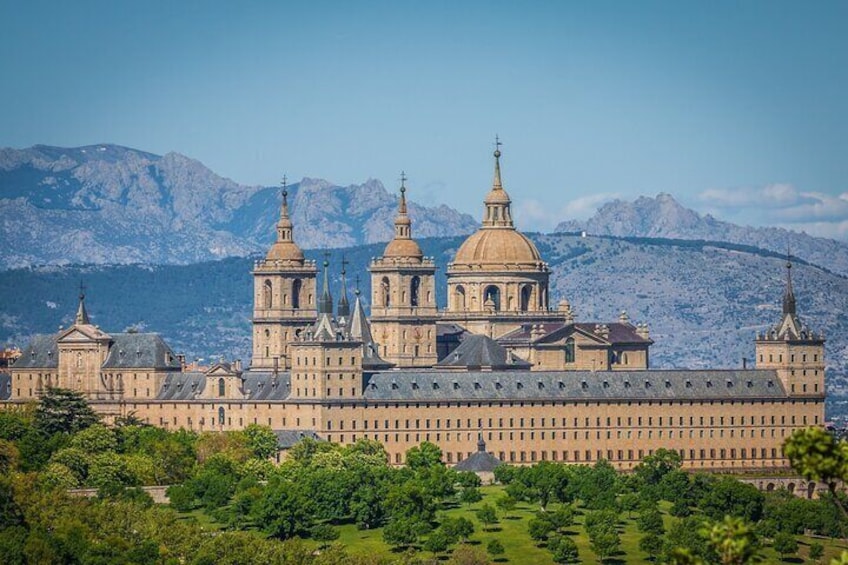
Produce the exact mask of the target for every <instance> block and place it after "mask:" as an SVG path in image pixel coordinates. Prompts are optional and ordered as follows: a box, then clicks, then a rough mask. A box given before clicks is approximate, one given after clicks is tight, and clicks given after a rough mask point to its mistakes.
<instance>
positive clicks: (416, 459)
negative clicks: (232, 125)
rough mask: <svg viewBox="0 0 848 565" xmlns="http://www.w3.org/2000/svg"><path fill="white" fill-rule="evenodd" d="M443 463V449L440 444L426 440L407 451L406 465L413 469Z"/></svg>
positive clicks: (416, 469)
mask: <svg viewBox="0 0 848 565" xmlns="http://www.w3.org/2000/svg"><path fill="white" fill-rule="evenodd" d="M440 465H442V450H441V449H439V446H437V445H435V444H433V443H430V442H429V441H425V442H423V443H421V444H420V445H417V446H415V447H412V448H410V449H408V450H407V452H406V466H407V467H409V468H410V469H412V470H413V471H418V470H420V469H427V468H429V467H436V466H440Z"/></svg>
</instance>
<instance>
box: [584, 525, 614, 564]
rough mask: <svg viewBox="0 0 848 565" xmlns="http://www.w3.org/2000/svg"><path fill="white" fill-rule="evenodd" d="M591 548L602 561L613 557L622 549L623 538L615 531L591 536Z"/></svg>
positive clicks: (599, 532)
mask: <svg viewBox="0 0 848 565" xmlns="http://www.w3.org/2000/svg"><path fill="white" fill-rule="evenodd" d="M589 546H590V547H591V548H592V551H594V552H595V555H597V556H598V557H599V558H600V559H601V560H604V559H607V558H609V557H612V556H613V555H615V554H616V553H617V552H618V549H619V548H620V547H621V537H620V536H619V535H618V532H617V531H615V530H612V531H598V532H594V534H592V533H590V534H589Z"/></svg>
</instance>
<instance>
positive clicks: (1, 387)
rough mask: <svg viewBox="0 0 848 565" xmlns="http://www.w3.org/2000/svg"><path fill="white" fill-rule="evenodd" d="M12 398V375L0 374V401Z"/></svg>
mask: <svg viewBox="0 0 848 565" xmlns="http://www.w3.org/2000/svg"><path fill="white" fill-rule="evenodd" d="M10 398H12V375H10V374H9V373H0V400H9V399H10Z"/></svg>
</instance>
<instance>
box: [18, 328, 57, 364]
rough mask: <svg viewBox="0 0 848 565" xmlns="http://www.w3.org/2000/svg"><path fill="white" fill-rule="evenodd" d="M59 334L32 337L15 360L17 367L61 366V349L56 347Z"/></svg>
mask: <svg viewBox="0 0 848 565" xmlns="http://www.w3.org/2000/svg"><path fill="white" fill-rule="evenodd" d="M56 337H57V334H53V335H43V334H42V335H37V336H35V337H33V338H32V341H30V342H29V343H28V344H27V346H26V347H24V350H23V351H22V352H21V356H20V357H19V358H18V360H17V361H15V364H14V365H13V367H14V368H15V369H31V368H32V369H40V368H45V369H53V368H56V367H58V366H59V349H58V348H57V347H56Z"/></svg>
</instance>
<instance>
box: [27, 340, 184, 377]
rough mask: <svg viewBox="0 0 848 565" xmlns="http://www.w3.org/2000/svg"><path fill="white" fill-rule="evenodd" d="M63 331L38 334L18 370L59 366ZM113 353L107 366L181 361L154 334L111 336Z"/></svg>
mask: <svg viewBox="0 0 848 565" xmlns="http://www.w3.org/2000/svg"><path fill="white" fill-rule="evenodd" d="M58 335H59V334H53V335H37V336H35V337H33V338H32V341H30V342H29V344H27V346H26V347H25V348H24V350H23V351H22V352H21V356H20V358H19V359H18V360H17V361H16V362H15V364H14V367H15V368H16V369H29V368H33V369H41V368H45V369H55V368H56V367H58V366H59V349H58V347H57V338H58ZM111 338H112V341H111V342H110V344H109V354H108V355H107V356H106V361H104V363H103V368H104V369H133V368H148V367H149V368H154V369H175V370H178V369H179V368H180V361H179V359H178V358H177V356H176V355H175V354H174V352H173V351H171V348H170V347H168V345H167V344H166V343H165V341H164V340H163V339H162V338H161V337H160V336H159V335H158V334H153V333H119V334H112V335H111Z"/></svg>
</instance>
